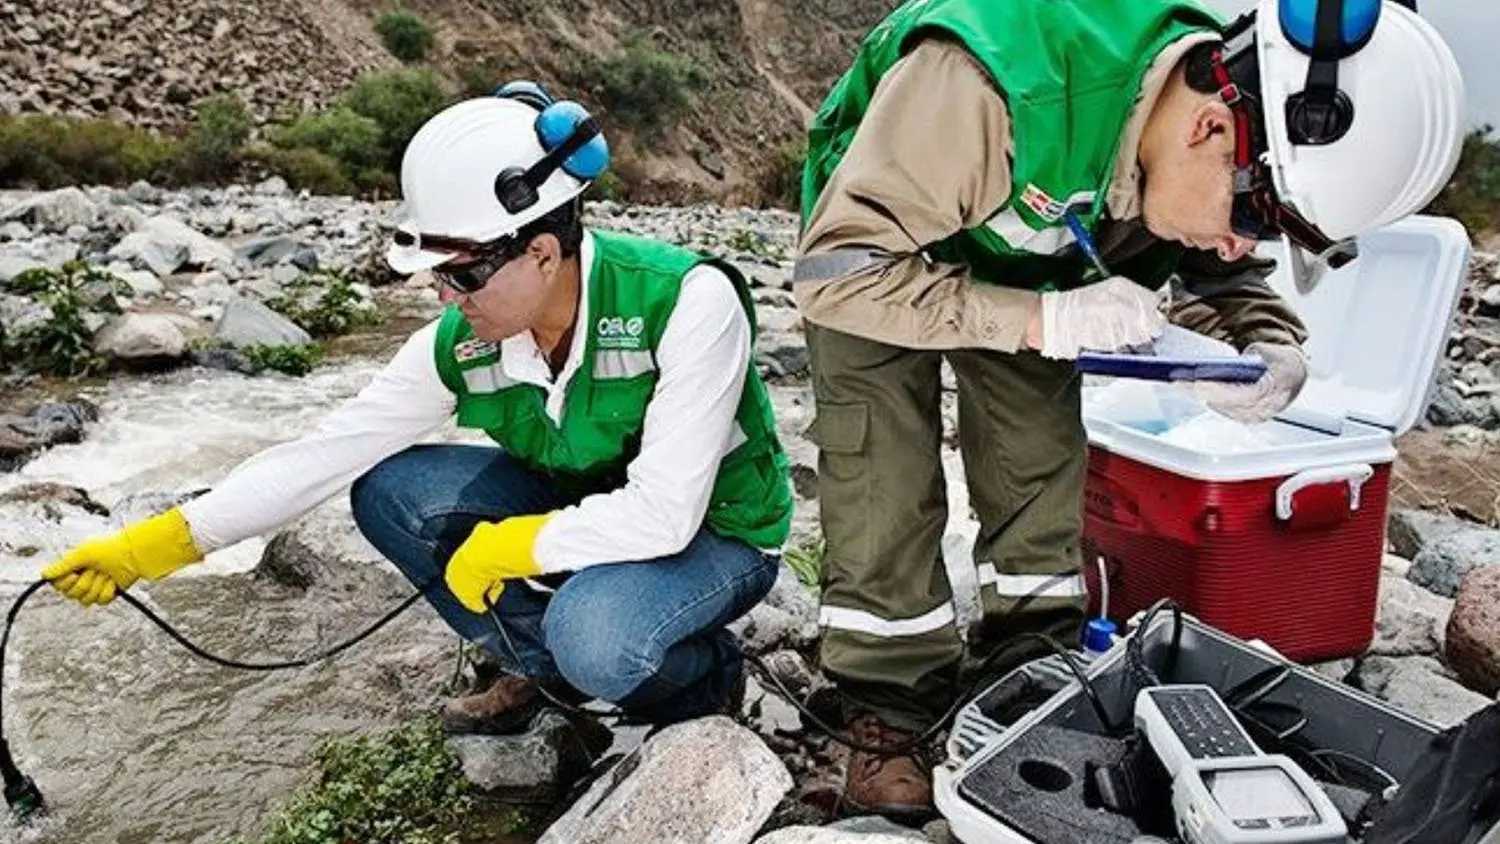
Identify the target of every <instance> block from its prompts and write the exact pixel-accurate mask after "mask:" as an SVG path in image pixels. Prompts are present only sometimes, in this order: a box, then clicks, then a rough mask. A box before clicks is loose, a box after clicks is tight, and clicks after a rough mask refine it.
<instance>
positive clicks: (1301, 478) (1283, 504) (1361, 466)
mask: <svg viewBox="0 0 1500 844" xmlns="http://www.w3.org/2000/svg"><path fill="white" fill-rule="evenodd" d="M1374 474H1375V469H1374V468H1373V467H1372V466H1370V464H1368V463H1350V464H1346V465H1343V466H1325V467H1324V468H1322V469H1308V470H1307V471H1305V472H1298V473H1297V474H1295V475H1293V476H1291V477H1290V478H1287V479H1286V480H1284V481H1282V482H1281V485H1280V486H1278V487H1276V518H1278V519H1281V520H1282V521H1286V520H1287V519H1290V518H1291V517H1292V499H1293V497H1295V496H1296V494H1297V493H1298V492H1299V491H1300V490H1304V489H1306V488H1308V487H1310V486H1322V485H1324V484H1333V483H1338V482H1340V481H1343V482H1345V483H1347V484H1349V509H1350V510H1358V509H1359V489H1360V487H1362V486H1364V483H1365V481H1368V480H1369V479H1370V478H1371V477H1372V476H1374Z"/></svg>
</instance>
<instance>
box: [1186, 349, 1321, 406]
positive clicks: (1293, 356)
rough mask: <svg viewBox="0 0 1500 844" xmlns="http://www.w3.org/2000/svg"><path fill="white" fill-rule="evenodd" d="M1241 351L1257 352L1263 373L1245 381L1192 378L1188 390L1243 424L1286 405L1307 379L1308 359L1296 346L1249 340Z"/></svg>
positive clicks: (1293, 398) (1187, 384) (1187, 385)
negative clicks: (1249, 342)
mask: <svg viewBox="0 0 1500 844" xmlns="http://www.w3.org/2000/svg"><path fill="white" fill-rule="evenodd" d="M1243 354H1247V355H1251V354H1254V355H1260V357H1261V359H1262V360H1264V361H1265V362H1266V374H1264V375H1262V376H1261V377H1260V379H1259V380H1257V381H1253V382H1251V383H1248V384H1231V383H1225V382H1216V381H1193V382H1187V383H1186V384H1185V385H1184V386H1185V387H1186V388H1187V391H1188V392H1189V393H1190V394H1192V395H1193V396H1194V397H1195V398H1197V399H1198V400H1199V401H1202V402H1203V403H1204V404H1206V405H1208V406H1209V408H1211V409H1212V410H1215V411H1217V412H1218V413H1221V414H1223V415H1224V416H1227V417H1229V418H1230V419H1233V420H1235V421H1236V422H1242V423H1244V424H1246V425H1254V424H1258V423H1260V422H1266V421H1268V420H1270V418H1271V417H1273V416H1275V415H1276V414H1277V413H1280V412H1281V411H1282V410H1285V409H1286V406H1287V405H1289V404H1291V403H1292V401H1293V400H1295V399H1296V398H1297V394H1298V393H1300V392H1302V385H1303V384H1305V383H1307V359H1306V358H1305V357H1303V355H1302V350H1301V349H1299V348H1297V347H1296V346H1287V345H1284V344H1281V343H1251V344H1250V345H1248V346H1246V347H1245V350H1244V352H1243Z"/></svg>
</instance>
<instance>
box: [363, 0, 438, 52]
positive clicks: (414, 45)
mask: <svg viewBox="0 0 1500 844" xmlns="http://www.w3.org/2000/svg"><path fill="white" fill-rule="evenodd" d="M375 32H376V34H378V35H379V36H380V39H381V40H382V41H384V42H385V48H386V49H387V50H390V51H391V55H393V56H395V57H396V58H398V59H400V60H401V61H404V62H417V61H421V60H422V59H423V58H425V57H426V56H427V51H428V50H430V49H432V45H433V42H434V41H435V40H436V33H434V32H433V29H432V27H431V26H429V25H428V23H427V21H426V20H424V19H423V18H422V16H421V15H419V14H417V13H416V12H413V11H410V10H407V9H400V10H398V11H394V12H386V13H385V14H383V15H381V16H380V18H379V19H377V20H376V21H375Z"/></svg>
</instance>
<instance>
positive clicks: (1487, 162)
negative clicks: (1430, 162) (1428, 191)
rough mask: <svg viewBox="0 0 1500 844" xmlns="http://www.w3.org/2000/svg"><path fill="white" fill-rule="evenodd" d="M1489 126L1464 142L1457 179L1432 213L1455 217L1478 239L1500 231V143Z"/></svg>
mask: <svg viewBox="0 0 1500 844" xmlns="http://www.w3.org/2000/svg"><path fill="white" fill-rule="evenodd" d="M1492 131H1494V127H1492V126H1490V125H1488V124H1486V125H1484V126H1483V127H1481V128H1479V129H1475V130H1473V131H1471V132H1470V133H1469V134H1468V136H1467V137H1465V138H1464V148H1463V154H1462V155H1461V156H1460V157H1459V161H1458V169H1457V171H1455V172H1454V174H1453V179H1452V180H1451V181H1450V182H1449V183H1448V185H1447V187H1445V188H1444V189H1443V192H1442V193H1441V194H1439V195H1438V198H1437V199H1436V200H1435V201H1434V202H1433V203H1432V207H1431V208H1430V209H1429V210H1430V211H1431V212H1432V213H1435V214H1442V215H1445V216H1449V217H1453V218H1455V219H1457V220H1459V221H1460V222H1462V223H1463V224H1464V226H1465V227H1466V228H1468V230H1469V233H1470V234H1471V235H1474V236H1478V235H1481V234H1484V233H1487V232H1494V231H1495V230H1496V229H1500V139H1496V138H1492V137H1491V136H1490V133H1491V132H1492Z"/></svg>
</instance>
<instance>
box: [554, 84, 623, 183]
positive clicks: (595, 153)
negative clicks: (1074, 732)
mask: <svg viewBox="0 0 1500 844" xmlns="http://www.w3.org/2000/svg"><path fill="white" fill-rule="evenodd" d="M588 120H589V113H588V110H587V109H585V108H584V107H583V106H581V105H579V104H578V103H576V102H574V101H572V100H561V101H559V102H556V103H553V104H552V105H550V106H548V107H547V108H546V109H544V110H543V111H542V113H541V114H539V115H537V118H536V134H537V137H538V138H539V139H541V142H542V149H545V150H547V151H548V152H551V151H552V150H554V149H556V148H558V147H559V146H561V145H562V144H563V143H564V142H566V141H567V140H568V138H570V137H572V135H573V133H574V132H575V131H576V130H577V129H578V128H579V126H581V125H583V124H584V123H586V122H587V121H588ZM562 169H563V172H565V173H567V174H568V175H570V176H572V177H573V178H575V179H584V180H590V179H597V178H599V177H600V176H601V175H603V174H604V171H605V170H607V169H609V142H608V141H606V140H605V139H604V134H603V133H602V132H596V133H595V134H594V136H593V137H591V138H589V139H588V140H587V141H586V142H584V144H583V146H581V147H579V148H578V149H577V150H576V151H574V152H573V153H572V154H571V155H569V156H568V157H567V158H564V159H563V162H562Z"/></svg>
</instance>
